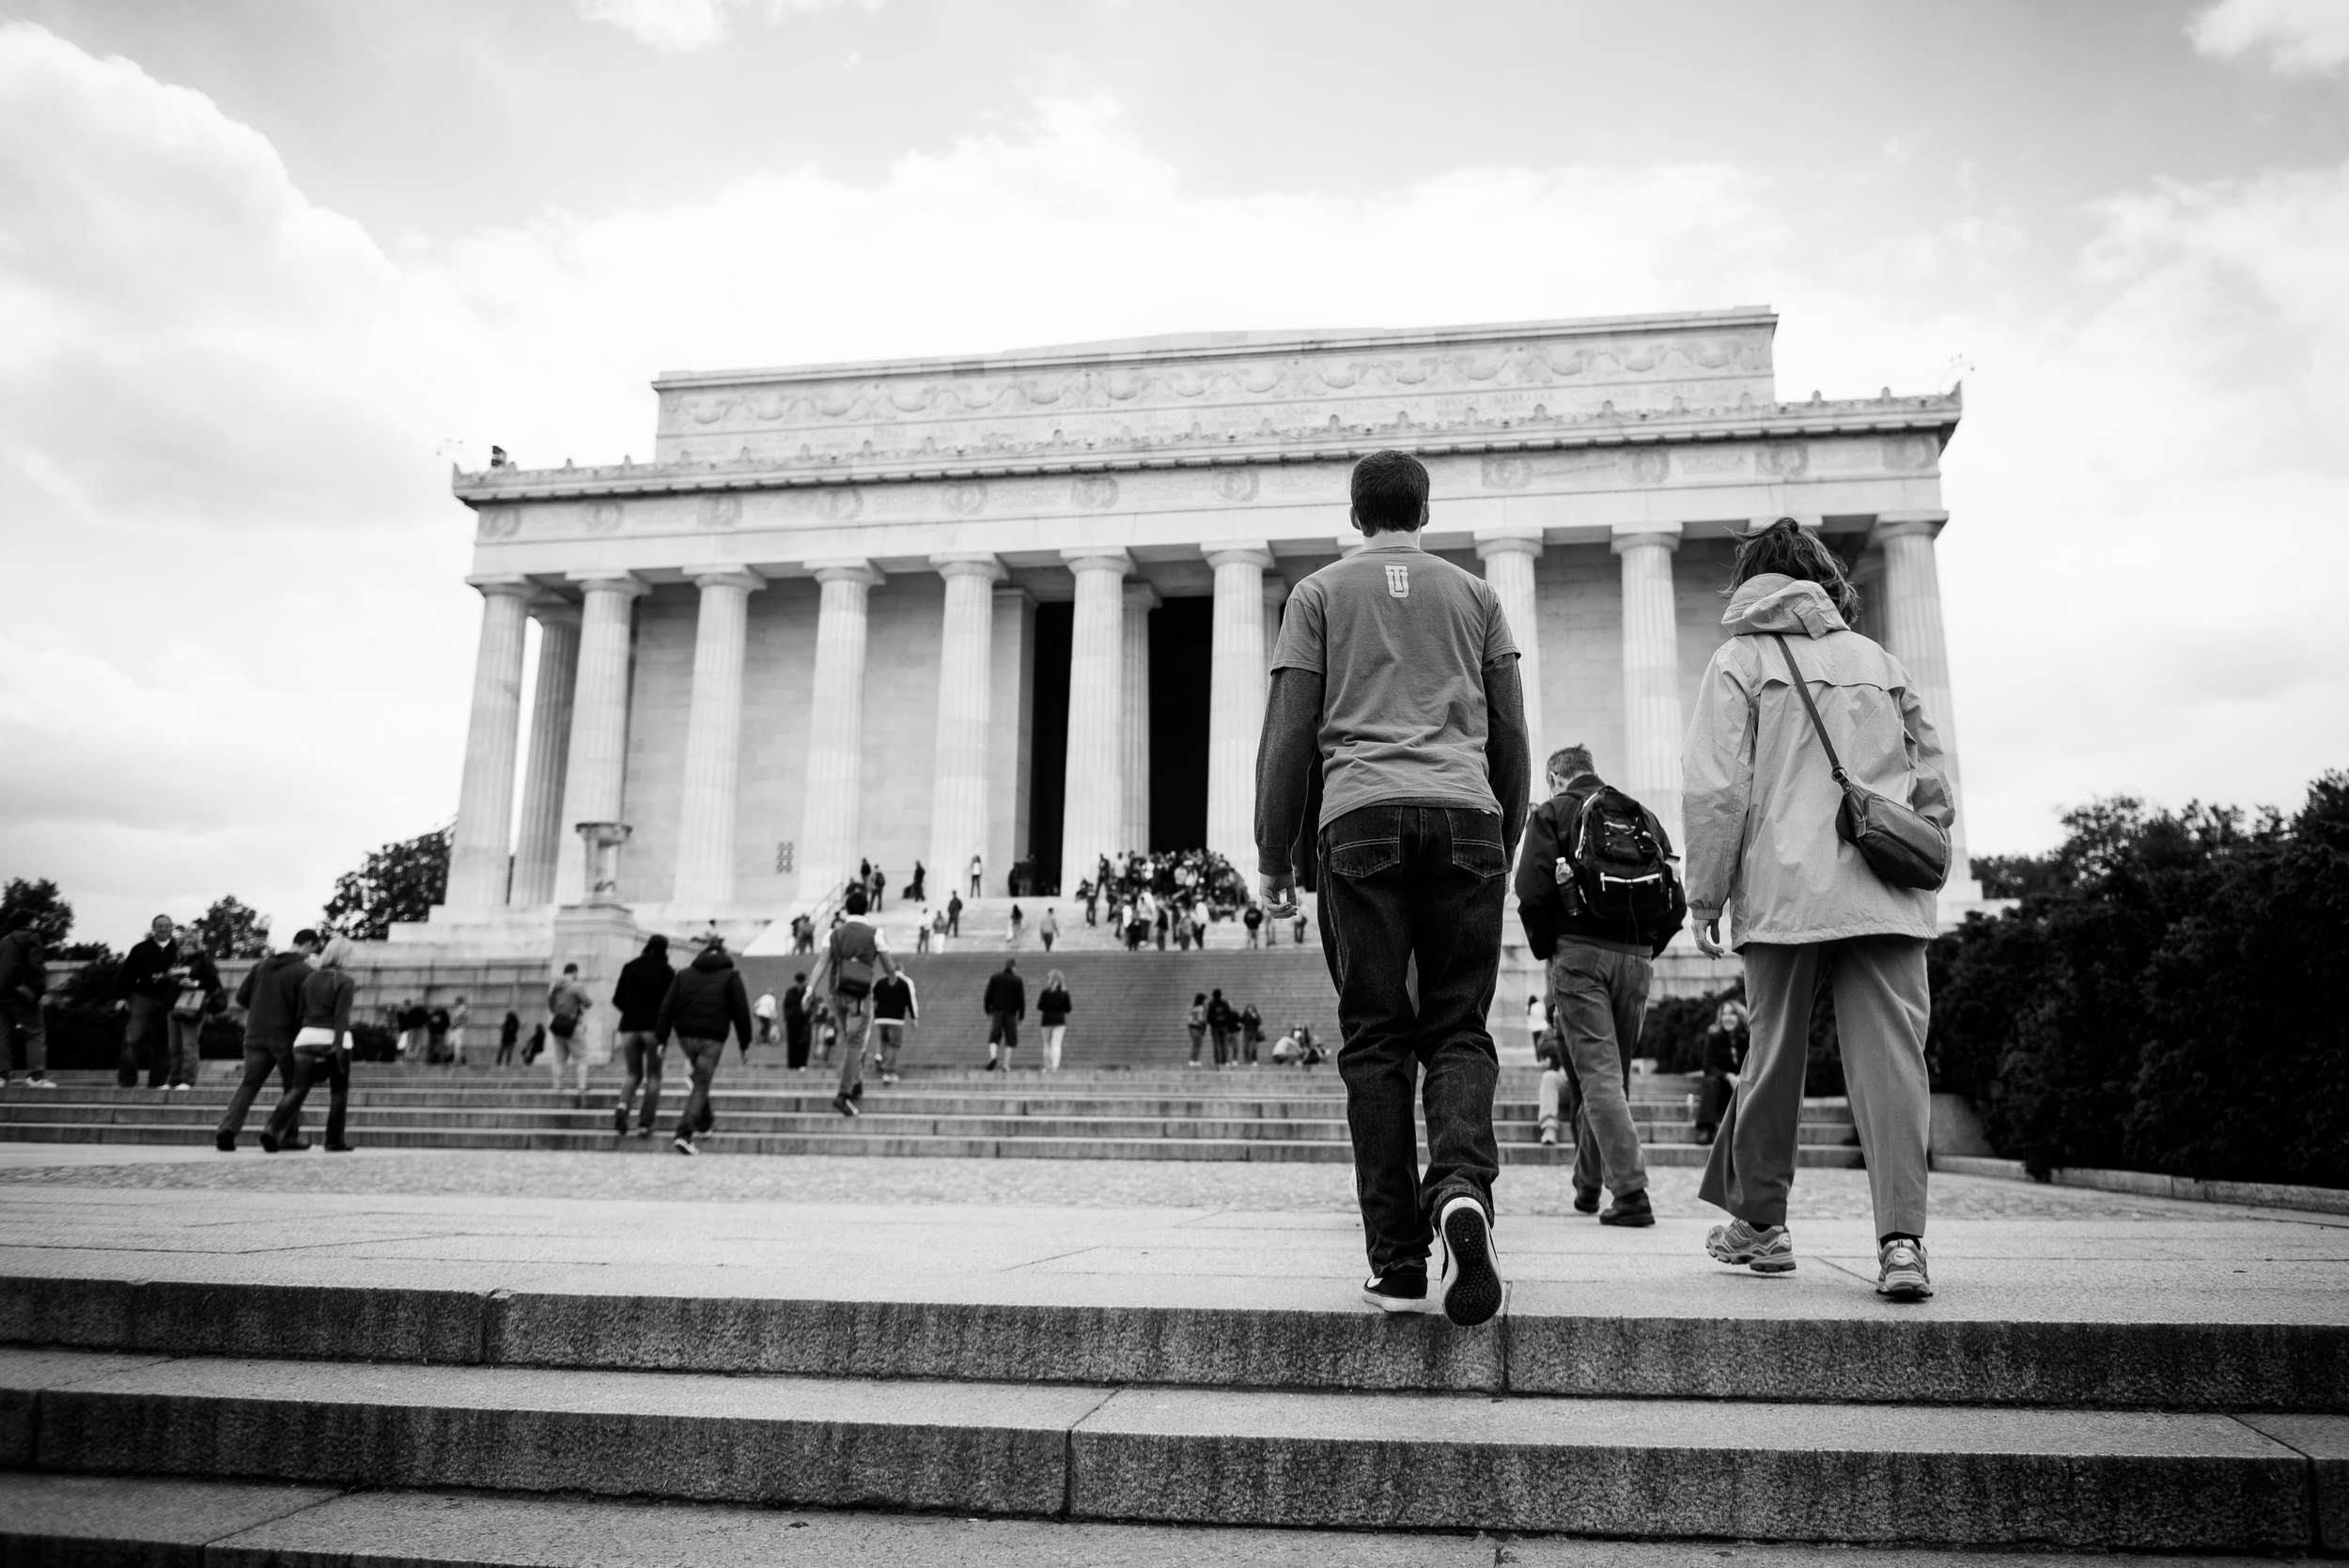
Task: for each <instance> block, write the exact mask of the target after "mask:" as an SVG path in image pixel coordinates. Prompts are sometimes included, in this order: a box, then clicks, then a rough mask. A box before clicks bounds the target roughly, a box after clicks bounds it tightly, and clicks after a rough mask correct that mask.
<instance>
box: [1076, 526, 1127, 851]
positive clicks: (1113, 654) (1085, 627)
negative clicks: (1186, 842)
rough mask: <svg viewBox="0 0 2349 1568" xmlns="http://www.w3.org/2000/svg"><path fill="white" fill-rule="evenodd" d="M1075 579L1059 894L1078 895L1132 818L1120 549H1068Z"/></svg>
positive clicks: (1124, 570)
mask: <svg viewBox="0 0 2349 1568" xmlns="http://www.w3.org/2000/svg"><path fill="white" fill-rule="evenodd" d="M1061 558H1062V559H1063V560H1065V561H1066V562H1067V563H1068V568H1069V570H1070V571H1072V572H1074V573H1076V576H1077V607H1076V615H1075V617H1074V626H1073V627H1072V629H1071V634H1070V639H1069V651H1068V773H1067V787H1066V792H1065V793H1064V794H1063V795H1062V797H1061V860H1060V868H1061V869H1060V876H1061V892H1062V895H1063V896H1064V897H1066V896H1070V895H1072V894H1073V893H1074V892H1075V890H1076V886H1077V884H1078V883H1079V882H1080V881H1082V880H1083V879H1084V878H1086V877H1090V876H1092V875H1093V873H1094V869H1095V867H1096V865H1097V863H1098V862H1099V860H1100V858H1101V857H1102V856H1103V855H1106V854H1112V853H1114V852H1115V851H1117V850H1120V849H1126V848H1130V847H1131V846H1129V845H1127V844H1125V843H1122V842H1121V840H1122V839H1123V837H1124V830H1125V826H1126V823H1125V816H1126V786H1125V757H1124V754H1123V753H1124V750H1125V740H1126V737H1125V730H1124V725H1123V723H1122V722H1121V719H1120V712H1121V710H1122V709H1123V708H1124V706H1125V704H1124V702H1123V701H1122V699H1123V698H1124V696H1125V684H1126V683H1125V670H1124V665H1125V662H1126V594H1125V582H1126V574H1127V573H1128V572H1129V571H1131V570H1133V562H1132V560H1131V559H1130V558H1128V555H1127V554H1126V552H1125V551H1122V550H1112V551H1100V550H1064V551H1061Z"/></svg>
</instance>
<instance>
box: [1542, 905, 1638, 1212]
mask: <svg viewBox="0 0 2349 1568" xmlns="http://www.w3.org/2000/svg"><path fill="white" fill-rule="evenodd" d="M1655 969H1656V965H1655V963H1654V961H1653V960H1651V959H1649V958H1646V957H1644V956H1642V955H1639V954H1636V953H1618V952H1616V951H1615V950H1614V949H1612V948H1607V947H1599V946H1597V945H1595V944H1594V943H1591V942H1582V941H1577V940H1575V939H1573V938H1571V937H1562V938H1560V939H1558V949H1557V951H1556V952H1555V953H1554V954H1552V955H1550V960H1549V1016H1550V1018H1551V1019H1552V1021H1553V1022H1555V1023H1556V1025H1557V1027H1558V1031H1559V1032H1560V1033H1561V1034H1562V1035H1563V1036H1564V1038H1565V1042H1566V1059H1567V1060H1568V1061H1569V1062H1571V1063H1574V1077H1575V1083H1576V1085H1577V1086H1578V1087H1579V1089H1580V1090H1581V1091H1582V1109H1581V1110H1580V1112H1579V1114H1578V1115H1577V1117H1576V1119H1575V1134H1576V1140H1575V1141H1576V1158H1575V1164H1576V1166H1577V1167H1578V1170H1577V1172H1576V1175H1577V1179H1578V1181H1579V1179H1580V1176H1581V1174H1582V1172H1581V1169H1580V1167H1581V1166H1582V1159H1581V1153H1580V1150H1581V1143H1582V1138H1581V1134H1582V1131H1583V1128H1584V1127H1585V1126H1588V1128H1589V1131H1590V1141H1591V1142H1592V1143H1594V1144H1595V1145H1596V1146H1597V1148H1598V1173H1599V1175H1600V1176H1601V1177H1602V1178H1603V1179H1604V1180H1605V1182H1606V1184H1607V1188H1608V1190H1609V1191H1610V1192H1612V1193H1614V1195H1615V1196H1616V1197H1618V1198H1624V1197H1628V1196H1629V1195H1630V1194H1632V1193H1634V1192H1644V1191H1646V1190H1647V1163H1646V1161H1645V1160H1643V1159H1642V1158H1641V1156H1640V1129H1639V1128H1638V1127H1637V1126H1633V1125H1632V1121H1631V1096H1630V1093H1629V1091H1628V1090H1627V1089H1626V1085H1625V1073H1626V1068H1627V1066H1628V1063H1629V1062H1630V1059H1631V1055H1632V1052H1633V1051H1634V1049H1636V1048H1637V1047H1638V1046H1639V1043H1640V1030H1641V1027H1642V1026H1643V1025H1644V1023H1645V1022H1646V1019H1647V990H1648V979H1649V976H1650V975H1652V974H1653V973H1654V972H1655ZM1583 1185H1585V1186H1587V1185H1589V1184H1587V1183H1584V1184H1583Z"/></svg>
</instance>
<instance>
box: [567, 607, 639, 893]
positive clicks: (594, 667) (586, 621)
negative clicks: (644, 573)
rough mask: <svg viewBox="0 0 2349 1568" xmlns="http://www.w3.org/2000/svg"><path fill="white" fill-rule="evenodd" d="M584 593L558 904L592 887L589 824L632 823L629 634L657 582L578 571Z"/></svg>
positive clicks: (580, 619) (573, 696)
mask: <svg viewBox="0 0 2349 1568" xmlns="http://www.w3.org/2000/svg"><path fill="white" fill-rule="evenodd" d="M569 579H570V581H571V582H574V583H576V584H577V585H578V587H579V590H580V598H581V609H580V618H579V678H578V679H577V680H576V681H575V682H573V684H572V687H571V744H570V755H569V756H568V758H567V759H566V760H565V762H564V765H563V813H562V815H561V817H560V818H559V819H558V821H559V827H560V830H561V831H560V834H559V836H560V838H561V841H562V842H561V846H560V847H559V848H558V849H557V850H556V852H555V862H554V901H555V902H556V903H557V904H576V903H578V902H579V901H580V900H581V898H582V897H583V895H584V894H585V893H586V891H587V859H586V851H585V850H584V849H583V848H582V847H581V846H580V839H579V833H578V831H577V829H578V827H579V824H581V823H582V822H619V821H623V820H625V814H624V812H623V810H622V799H623V796H624V794H625V791H626V787H627V780H628V689H629V666H630V660H631V656H632V650H631V648H630V637H629V632H630V626H631V624H632V622H633V620H634V617H635V605H636V600H637V598H639V597H640V596H642V595H644V594H646V593H648V592H650V591H651V584H649V583H647V582H645V580H644V579H642V578H640V577H638V576H636V575H635V574H634V573H632V572H593V571H585V572H572V573H570V574H569Z"/></svg>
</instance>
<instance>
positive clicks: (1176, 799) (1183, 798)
mask: <svg viewBox="0 0 2349 1568" xmlns="http://www.w3.org/2000/svg"><path fill="white" fill-rule="evenodd" d="M1214 652H1215V600H1214V599H1212V598H1171V599H1168V600H1166V601H1165V602H1164V603H1162V604H1160V605H1159V607H1158V608H1157V609H1156V610H1153V611H1151V612H1150V842H1149V843H1148V844H1147V845H1136V846H1134V847H1135V848H1137V849H1143V848H1146V849H1152V850H1158V849H1197V848H1200V847H1202V846H1205V845H1206V842H1207V688H1208V686H1209V680H1208V672H1209V670H1210V668H1211V667H1212V665H1213V662H1214ZM1065 709H1066V704H1065V702H1064V711H1065Z"/></svg>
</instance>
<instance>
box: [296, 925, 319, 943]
mask: <svg viewBox="0 0 2349 1568" xmlns="http://www.w3.org/2000/svg"><path fill="white" fill-rule="evenodd" d="M318 945H319V934H318V933H317V932H316V931H313V930H311V929H310V928H309V927H308V926H306V925H305V926H303V928H302V929H301V930H299V931H296V932H295V933H294V946H296V947H316V946H318Z"/></svg>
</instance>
